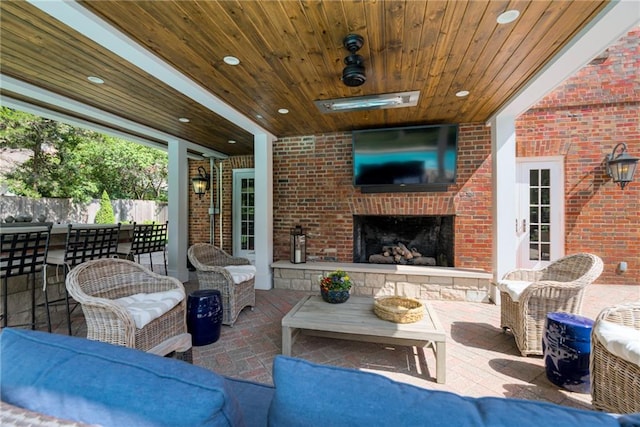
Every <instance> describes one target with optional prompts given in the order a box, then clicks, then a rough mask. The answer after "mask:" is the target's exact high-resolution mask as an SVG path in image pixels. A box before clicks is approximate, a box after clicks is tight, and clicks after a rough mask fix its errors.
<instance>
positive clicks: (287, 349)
mask: <svg viewBox="0 0 640 427" xmlns="http://www.w3.org/2000/svg"><path fill="white" fill-rule="evenodd" d="M292 345H293V337H292V334H291V328H290V327H288V326H283V327H282V354H283V355H284V356H291V346H292Z"/></svg>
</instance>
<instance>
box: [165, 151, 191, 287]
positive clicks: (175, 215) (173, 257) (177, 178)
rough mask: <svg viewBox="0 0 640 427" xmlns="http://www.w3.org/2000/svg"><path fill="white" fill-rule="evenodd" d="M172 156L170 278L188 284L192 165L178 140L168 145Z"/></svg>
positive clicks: (170, 182)
mask: <svg viewBox="0 0 640 427" xmlns="http://www.w3.org/2000/svg"><path fill="white" fill-rule="evenodd" d="M168 152H169V245H168V246H169V261H168V262H169V266H168V269H169V271H168V274H169V276H172V277H175V278H177V279H178V280H180V281H181V282H183V283H184V282H187V281H188V280H189V270H188V269H187V245H188V244H189V209H188V206H189V191H190V189H189V179H188V173H189V164H188V161H187V148H186V146H185V145H184V144H180V141H178V140H170V141H168Z"/></svg>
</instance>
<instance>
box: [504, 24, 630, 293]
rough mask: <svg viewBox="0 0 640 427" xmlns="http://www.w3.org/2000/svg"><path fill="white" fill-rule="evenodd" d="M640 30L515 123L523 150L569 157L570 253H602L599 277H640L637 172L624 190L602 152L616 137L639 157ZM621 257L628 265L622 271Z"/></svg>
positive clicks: (606, 151) (620, 280) (612, 280)
mask: <svg viewBox="0 0 640 427" xmlns="http://www.w3.org/2000/svg"><path fill="white" fill-rule="evenodd" d="M639 39H640V29H635V30H633V31H631V32H630V33H629V34H628V35H627V36H626V37H625V38H623V39H622V40H621V42H620V43H619V44H617V45H615V46H612V47H611V48H610V49H609V51H608V53H609V57H608V59H607V60H606V61H604V62H603V63H602V64H599V65H589V66H586V67H584V68H583V69H582V70H581V71H580V72H578V73H577V74H576V75H575V76H574V77H572V78H570V79H568V80H567V81H566V82H565V83H564V84H563V85H562V86H560V87H558V88H557V89H556V90H555V91H553V92H552V93H551V94H549V95H548V96H547V97H545V98H544V99H543V100H542V101H541V102H540V103H538V104H537V105H536V106H535V107H534V108H532V109H531V110H529V111H528V112H527V113H526V114H524V115H522V116H521V117H520V118H519V120H518V122H517V123H516V135H517V138H516V139H517V153H518V156H556V155H562V156H564V158H565V174H566V184H565V210H566V216H565V221H566V241H565V251H566V253H574V252H580V251H585V252H591V253H595V254H597V255H599V256H600V257H602V259H603V260H604V263H605V270H604V272H603V274H602V276H600V279H599V280H598V282H599V283H616V284H640V171H638V172H636V177H635V180H634V182H632V183H630V184H629V185H627V187H625V189H624V190H620V187H618V186H617V185H615V184H613V182H612V181H611V179H610V178H609V177H608V176H607V174H606V171H605V165H604V159H605V157H606V155H607V154H610V153H611V150H612V149H613V147H614V146H615V145H616V144H617V143H618V142H626V144H627V147H628V150H629V153H630V154H631V155H632V156H635V157H640V123H639V122H640V108H639V107H640V75H638V73H639V71H638V70H640V43H639ZM620 261H626V262H627V264H628V271H627V272H626V273H624V274H620V273H618V272H617V265H618V263H619V262H620Z"/></svg>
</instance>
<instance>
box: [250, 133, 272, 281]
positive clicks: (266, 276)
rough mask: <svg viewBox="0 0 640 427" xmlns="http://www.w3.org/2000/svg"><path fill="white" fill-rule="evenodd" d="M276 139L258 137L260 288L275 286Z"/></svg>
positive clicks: (256, 206)
mask: <svg viewBox="0 0 640 427" xmlns="http://www.w3.org/2000/svg"><path fill="white" fill-rule="evenodd" d="M272 138H273V137H272V136H270V135H267V134H264V133H263V134H256V135H254V141H253V147H254V148H253V151H254V159H255V169H254V172H255V217H254V220H255V224H254V225H255V239H256V240H255V251H256V259H255V266H256V285H255V287H256V289H264V290H267V289H271V288H272V287H273V274H272V270H271V263H272V262H273V139H272Z"/></svg>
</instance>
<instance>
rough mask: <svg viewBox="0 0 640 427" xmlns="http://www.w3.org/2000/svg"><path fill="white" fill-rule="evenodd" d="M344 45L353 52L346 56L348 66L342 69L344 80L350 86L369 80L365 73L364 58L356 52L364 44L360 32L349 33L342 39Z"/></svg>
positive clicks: (345, 60)
mask: <svg viewBox="0 0 640 427" xmlns="http://www.w3.org/2000/svg"><path fill="white" fill-rule="evenodd" d="M342 44H343V45H344V47H345V48H346V49H347V50H348V51H349V52H351V54H350V55H349V56H347V57H346V58H344V63H345V65H346V67H344V70H342V82H343V83H344V84H345V85H347V86H350V87H355V86H360V85H362V84H364V82H366V81H367V76H366V75H365V73H364V65H362V63H363V61H364V59H363V58H362V56H360V55H358V54H356V52H357V51H359V50H360V48H361V47H362V45H363V44H364V39H363V38H362V36H359V35H358V34H349V35H347V36H346V37H345V38H344V40H342Z"/></svg>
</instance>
